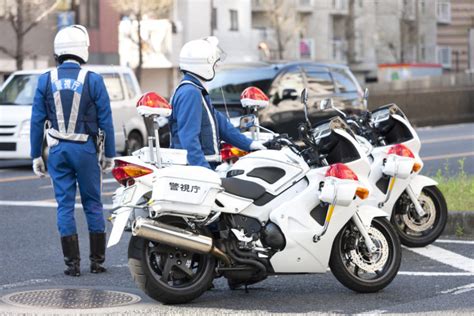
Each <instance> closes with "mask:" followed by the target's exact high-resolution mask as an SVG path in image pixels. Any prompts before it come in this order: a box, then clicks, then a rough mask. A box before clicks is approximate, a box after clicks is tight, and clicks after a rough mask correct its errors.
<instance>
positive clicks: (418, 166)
mask: <svg viewBox="0 0 474 316" xmlns="http://www.w3.org/2000/svg"><path fill="white" fill-rule="evenodd" d="M420 169H421V163H418V162H415V164H414V165H413V169H412V170H413V172H418V171H420Z"/></svg>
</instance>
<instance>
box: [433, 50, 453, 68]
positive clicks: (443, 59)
mask: <svg viewBox="0 0 474 316" xmlns="http://www.w3.org/2000/svg"><path fill="white" fill-rule="evenodd" d="M436 53H437V57H438V64H441V66H443V68H447V69H450V68H451V47H449V46H438V47H436Z"/></svg>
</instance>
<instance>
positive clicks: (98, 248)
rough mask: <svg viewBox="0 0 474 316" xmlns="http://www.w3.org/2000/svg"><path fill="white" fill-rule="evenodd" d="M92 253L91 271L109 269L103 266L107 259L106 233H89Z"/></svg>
mask: <svg viewBox="0 0 474 316" xmlns="http://www.w3.org/2000/svg"><path fill="white" fill-rule="evenodd" d="M89 241H90V250H91V255H90V256H89V259H90V260H91V273H102V272H105V271H107V269H106V268H104V267H103V266H102V263H104V261H105V233H89Z"/></svg>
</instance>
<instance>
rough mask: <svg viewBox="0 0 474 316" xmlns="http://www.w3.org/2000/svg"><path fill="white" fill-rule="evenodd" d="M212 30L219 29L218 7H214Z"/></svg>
mask: <svg viewBox="0 0 474 316" xmlns="http://www.w3.org/2000/svg"><path fill="white" fill-rule="evenodd" d="M211 30H217V9H216V8H212V13H211Z"/></svg>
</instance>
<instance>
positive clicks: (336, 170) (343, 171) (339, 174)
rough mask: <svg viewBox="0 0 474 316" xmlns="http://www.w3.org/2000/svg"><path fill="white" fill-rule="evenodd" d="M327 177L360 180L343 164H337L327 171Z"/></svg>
mask: <svg viewBox="0 0 474 316" xmlns="http://www.w3.org/2000/svg"><path fill="white" fill-rule="evenodd" d="M326 177H335V178H339V179H348V180H356V181H357V180H359V178H357V175H356V174H355V173H354V171H352V170H351V169H350V168H349V167H348V166H346V165H345V164H343V163H336V164H333V165H331V166H330V167H329V169H328V170H327V171H326Z"/></svg>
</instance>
